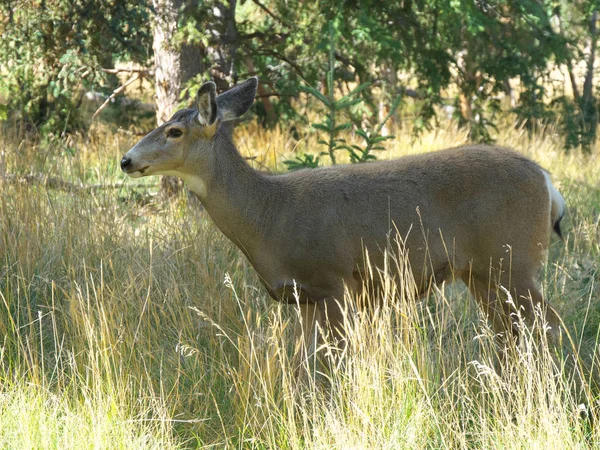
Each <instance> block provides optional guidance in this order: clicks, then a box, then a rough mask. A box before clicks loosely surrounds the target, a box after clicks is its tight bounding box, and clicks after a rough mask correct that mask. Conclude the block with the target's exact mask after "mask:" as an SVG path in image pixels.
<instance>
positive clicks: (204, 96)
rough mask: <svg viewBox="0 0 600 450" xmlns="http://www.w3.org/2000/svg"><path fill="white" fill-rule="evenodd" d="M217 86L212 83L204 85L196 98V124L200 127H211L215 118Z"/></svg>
mask: <svg viewBox="0 0 600 450" xmlns="http://www.w3.org/2000/svg"><path fill="white" fill-rule="evenodd" d="M216 96H217V86H216V85H215V83H213V82H212V81H208V82H206V83H204V84H203V85H202V86H201V87H200V89H198V94H197V96H196V108H197V109H198V122H200V124H201V125H205V126H206V125H212V124H213V122H214V121H215V119H216V118H217V103H216V101H215V97H216Z"/></svg>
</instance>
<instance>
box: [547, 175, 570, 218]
mask: <svg viewBox="0 0 600 450" xmlns="http://www.w3.org/2000/svg"><path fill="white" fill-rule="evenodd" d="M542 173H543V174H544V178H545V179H546V187H547V188H548V196H549V201H550V220H551V222H552V225H554V224H555V223H556V222H557V221H558V220H559V219H561V218H562V216H564V215H565V210H566V203H565V199H564V198H563V196H562V195H560V192H558V190H557V189H556V188H555V187H554V185H553V184H552V180H551V179H550V174H549V173H548V172H546V171H545V170H542Z"/></svg>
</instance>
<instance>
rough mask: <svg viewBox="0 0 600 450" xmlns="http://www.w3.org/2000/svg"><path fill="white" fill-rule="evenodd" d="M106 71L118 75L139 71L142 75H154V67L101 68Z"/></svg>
mask: <svg viewBox="0 0 600 450" xmlns="http://www.w3.org/2000/svg"><path fill="white" fill-rule="evenodd" d="M100 70H101V71H102V72H104V73H110V74H113V75H118V74H120V73H131V74H133V73H139V74H140V76H142V77H153V76H154V69H152V68H150V69H144V68H142V69H100Z"/></svg>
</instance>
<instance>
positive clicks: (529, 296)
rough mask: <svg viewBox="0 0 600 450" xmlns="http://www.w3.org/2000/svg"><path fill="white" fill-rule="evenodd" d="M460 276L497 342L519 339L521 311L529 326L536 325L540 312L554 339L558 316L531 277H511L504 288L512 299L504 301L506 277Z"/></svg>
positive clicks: (556, 332) (555, 340) (556, 335)
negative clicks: (488, 323)
mask: <svg viewBox="0 0 600 450" xmlns="http://www.w3.org/2000/svg"><path fill="white" fill-rule="evenodd" d="M505 278H507V277H505ZM462 279H463V281H464V282H465V284H466V285H467V286H468V287H469V290H470V291H471V293H472V294H473V295H474V296H475V298H476V299H477V301H478V303H479V304H480V305H481V307H482V309H483V311H484V313H485V314H486V316H487V317H488V320H489V321H490V323H491V325H492V328H493V330H494V332H495V333H496V334H497V335H498V336H499V339H500V341H501V343H504V344H506V343H507V342H508V341H507V340H508V339H510V338H514V339H518V338H519V328H518V326H517V322H518V317H517V313H520V314H521V316H522V317H523V319H524V321H525V323H526V324H527V325H528V326H532V325H534V324H536V323H537V324H540V321H539V319H540V317H539V314H540V312H541V313H542V317H541V318H543V320H544V322H545V323H547V324H548V326H550V331H549V336H550V338H551V340H552V342H553V343H556V342H557V339H558V333H559V325H560V319H559V317H558V314H557V313H556V311H555V310H554V308H552V307H551V306H550V305H549V304H548V303H546V302H545V301H544V299H543V297H542V294H541V293H540V291H539V289H538V288H537V286H536V284H535V282H534V281H533V277H532V276H526V277H523V278H519V279H515V277H514V276H513V279H512V280H511V286H510V289H507V290H508V292H509V293H510V297H511V299H512V302H510V301H508V295H507V293H506V291H505V290H504V289H503V287H504V286H508V285H509V283H508V280H504V279H500V280H493V279H492V278H491V277H490V276H489V275H487V276H481V275H474V274H471V275H470V276H465V275H463V276H462ZM504 282H506V283H504ZM540 325H541V324H540Z"/></svg>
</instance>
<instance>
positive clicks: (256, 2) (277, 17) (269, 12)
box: [252, 0, 289, 28]
mask: <svg viewBox="0 0 600 450" xmlns="http://www.w3.org/2000/svg"><path fill="white" fill-rule="evenodd" d="M252 2H253V3H254V4H255V5H256V6H258V7H259V8H260V9H262V10H263V11H264V12H266V13H267V14H268V15H270V16H271V17H272V18H273V19H275V20H276V21H277V22H279V23H280V24H282V25H283V26H286V27H288V28H289V25H288V24H287V23H286V22H285V20H283V19H282V18H281V17H279V16H278V15H276V14H275V13H274V12H272V11H271V10H270V9H269V8H267V7H266V6H265V5H263V4H262V3H261V2H260V1H259V0H252Z"/></svg>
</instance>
